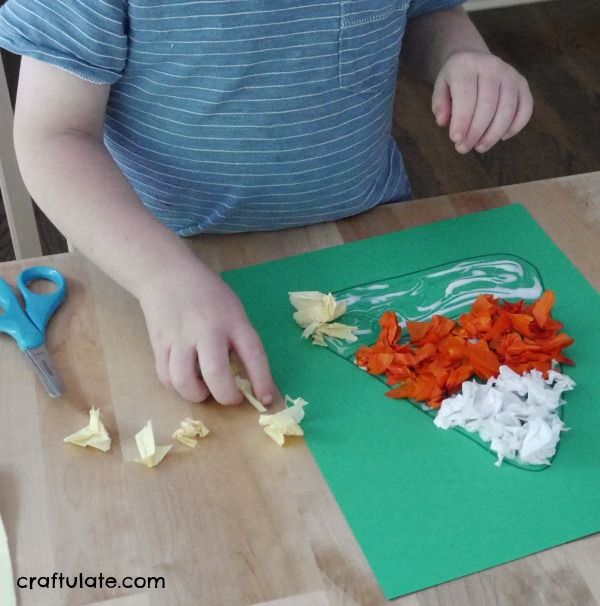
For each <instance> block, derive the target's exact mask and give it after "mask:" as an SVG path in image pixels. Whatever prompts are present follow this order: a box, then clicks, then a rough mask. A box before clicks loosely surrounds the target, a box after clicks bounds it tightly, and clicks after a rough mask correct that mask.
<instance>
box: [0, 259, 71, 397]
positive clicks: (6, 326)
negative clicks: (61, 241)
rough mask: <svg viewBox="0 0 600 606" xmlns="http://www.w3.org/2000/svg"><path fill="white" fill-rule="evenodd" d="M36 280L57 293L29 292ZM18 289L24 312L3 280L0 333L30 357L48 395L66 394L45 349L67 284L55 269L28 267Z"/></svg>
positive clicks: (18, 282)
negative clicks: (46, 282)
mask: <svg viewBox="0 0 600 606" xmlns="http://www.w3.org/2000/svg"><path fill="white" fill-rule="evenodd" d="M34 280H49V281H50V282H53V283H54V284H55V285H56V287H57V288H56V290H55V291H54V292H51V293H48V294H38V293H35V292H33V291H32V290H30V289H29V284H30V283H31V282H33V281H34ZM17 286H18V288H19V291H20V292H21V295H22V297H23V301H24V302H25V306H24V309H23V307H22V306H21V303H20V302H19V299H18V298H17V296H16V295H15V294H14V292H13V290H12V288H11V287H10V285H9V284H8V282H6V280H3V279H2V278H0V312H1V311H2V310H3V311H4V313H0V332H5V333H7V334H8V335H10V336H11V337H12V338H13V339H14V340H15V341H16V342H17V344H18V345H19V347H20V348H21V351H23V353H24V354H25V355H26V356H27V358H28V359H29V361H30V362H31V364H32V365H33V367H34V368H35V371H36V373H37V375H38V377H39V378H40V380H41V381H42V383H43V384H44V387H45V388H46V390H47V391H48V393H49V394H50V395H51V396H52V397H53V398H57V397H58V396H60V395H62V394H63V393H64V387H63V384H62V381H61V379H60V377H59V376H58V372H57V371H56V368H55V367H54V364H53V363H52V359H51V358H50V354H49V353H48V350H47V349H46V345H45V343H46V325H47V324H48V320H50V318H51V317H52V315H53V314H54V312H55V311H56V310H57V309H58V307H59V305H60V304H61V303H62V302H63V301H64V300H65V297H66V294H67V283H66V281H65V279H64V277H63V275H62V274H61V273H60V272H59V271H58V270H57V269H54V268H53V267H29V268H28V269H25V270H24V271H22V272H21V273H20V274H19V278H18V280H17Z"/></svg>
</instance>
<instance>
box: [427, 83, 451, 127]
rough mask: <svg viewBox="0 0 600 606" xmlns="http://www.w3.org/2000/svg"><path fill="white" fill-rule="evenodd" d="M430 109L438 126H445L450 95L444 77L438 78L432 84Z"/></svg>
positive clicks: (449, 106)
mask: <svg viewBox="0 0 600 606" xmlns="http://www.w3.org/2000/svg"><path fill="white" fill-rule="evenodd" d="M431 111H432V112H433V115H434V116H435V121H436V122H437V124H438V125H439V126H446V124H448V122H449V121H450V115H451V111H452V98H451V97H450V87H449V86H448V83H447V82H446V80H445V79H444V78H438V79H437V80H436V81H435V84H434V85H433V95H432V97H431Z"/></svg>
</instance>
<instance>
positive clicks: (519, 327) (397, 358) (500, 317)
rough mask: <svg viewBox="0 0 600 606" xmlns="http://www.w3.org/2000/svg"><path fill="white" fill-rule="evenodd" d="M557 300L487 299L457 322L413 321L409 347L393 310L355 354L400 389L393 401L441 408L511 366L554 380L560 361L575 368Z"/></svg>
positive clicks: (480, 299) (552, 296)
mask: <svg viewBox="0 0 600 606" xmlns="http://www.w3.org/2000/svg"><path fill="white" fill-rule="evenodd" d="M555 302H556V295H555V294H554V292H552V291H550V290H547V291H545V292H544V293H543V295H542V296H541V297H540V298H539V299H538V300H537V301H535V302H533V303H531V304H527V303H526V302H525V301H517V302H510V301H504V300H502V299H496V298H494V297H493V295H480V296H479V297H477V299H476V300H475V301H474V302H473V305H472V306H471V309H470V311H469V312H467V313H466V314H463V315H462V316H461V317H460V318H459V320H458V321H455V320H452V319H450V318H447V317H445V316H439V315H436V316H433V317H432V318H431V320H430V321H428V322H410V321H409V322H407V323H406V330H407V332H408V342H403V343H401V342H400V341H401V339H402V327H401V326H400V325H399V324H398V318H397V316H396V314H395V312H393V311H386V312H385V313H384V314H383V315H382V316H381V318H380V319H379V324H380V326H381V332H380V334H379V338H378V339H377V341H376V342H375V343H374V344H373V345H371V346H366V345H365V346H362V347H360V348H359V349H358V351H357V352H356V363H357V364H358V366H360V367H361V368H364V369H365V370H366V371H368V372H369V373H371V374H374V375H385V377H386V381H387V383H388V385H391V386H394V388H393V389H391V390H390V391H389V392H388V393H387V395H388V396H390V397H391V398H410V399H412V400H416V401H417V402H425V403H426V404H428V405H429V406H430V407H431V408H439V407H440V405H441V402H442V400H443V399H445V398H447V397H448V396H449V395H452V394H454V393H456V392H457V391H459V390H460V387H461V385H462V383H464V382H465V381H468V380H470V379H471V378H473V377H477V378H479V379H481V380H483V381H487V380H488V379H490V378H491V377H497V376H498V373H499V371H500V366H502V365H505V366H508V367H509V368H511V369H512V370H514V371H515V372H518V373H520V374H522V373H524V372H528V371H531V370H538V371H540V372H542V373H543V375H544V377H545V376H547V373H548V371H549V370H551V369H552V368H553V367H554V366H555V365H556V363H565V364H573V361H572V360H570V359H569V358H567V357H566V356H565V355H564V353H563V350H564V349H565V348H567V347H569V346H570V345H571V344H572V343H573V339H572V338H571V337H570V336H569V335H567V334H565V333H563V332H561V331H562V329H563V325H562V324H561V323H560V322H558V321H557V320H555V319H554V318H553V317H552V308H553V307H554V304H555Z"/></svg>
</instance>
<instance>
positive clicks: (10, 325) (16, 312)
mask: <svg viewBox="0 0 600 606" xmlns="http://www.w3.org/2000/svg"><path fill="white" fill-rule="evenodd" d="M0 308H1V309H2V310H3V313H2V314H0V332H5V333H7V334H9V335H10V336H11V337H12V338H13V339H15V341H16V342H17V343H18V344H19V347H20V348H21V349H23V350H25V349H33V348H34V347H39V346H40V345H43V344H44V334H43V333H41V332H40V331H39V330H38V329H37V327H36V326H35V325H34V324H33V323H32V322H31V320H30V319H29V318H28V317H27V315H26V314H25V312H24V311H23V308H22V307H21V304H20V303H19V300H18V299H17V297H16V296H15V293H14V292H13V291H12V288H11V287H10V285H9V284H8V282H6V281H4V280H2V279H1V278H0Z"/></svg>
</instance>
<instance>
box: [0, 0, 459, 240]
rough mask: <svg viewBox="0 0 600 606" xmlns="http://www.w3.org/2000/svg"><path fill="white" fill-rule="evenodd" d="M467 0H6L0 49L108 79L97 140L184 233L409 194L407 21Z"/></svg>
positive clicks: (0, 16) (346, 209) (261, 223)
mask: <svg viewBox="0 0 600 606" xmlns="http://www.w3.org/2000/svg"><path fill="white" fill-rule="evenodd" d="M463 1H464V0H348V1H341V2H340V1H334V0H309V1H302V2H300V1H299V0H278V1H277V2H275V1H270V2H269V1H267V0H130V1H128V0H94V1H93V2H89V1H86V0H52V1H48V0H8V2H7V3H6V4H5V5H4V6H2V8H1V9H0V46H3V47H5V48H7V49H8V50H11V51H13V52H15V53H18V54H23V55H29V56H31V57H34V58H36V59H40V60H42V61H46V62H48V63H52V64H53V65H56V66H58V67H60V68H62V69H65V70H67V71H69V72H72V73H73V74H76V75H77V76H80V77H82V78H85V79H86V80H90V81H92V82H96V83H110V84H111V85H112V86H111V93H110V97H109V101H108V106H107V113H106V121H105V143H106V146H107V148H108V150H109V151H110V153H111V154H112V156H113V158H114V159H115V161H116V162H117V164H118V165H119V167H120V168H121V170H122V171H123V173H124V174H125V176H126V177H127V179H128V180H129V182H130V183H131V185H132V186H133V188H134V189H135V191H136V192H137V194H138V195H139V197H140V199H141V200H142V202H143V203H144V204H145V205H146V206H147V207H148V208H149V209H150V210H151V211H152V212H153V214H154V215H155V216H156V217H157V219H159V220H160V221H162V222H163V223H165V224H166V225H168V226H169V227H171V228H172V229H173V230H175V231H176V232H178V233H179V234H181V235H193V234H196V233H200V232H234V231H249V230H267V229H279V228H285V227H293V226H298V225H306V224H309V223H316V222H320V221H327V220H331V219H339V218H341V217H346V216H349V215H353V214H356V213H359V212H362V211H365V210H367V209H369V208H371V207H373V206H375V205H377V204H379V203H381V202H387V201H391V200H405V199H408V198H410V196H411V194H410V185H409V183H408V179H407V176H406V172H405V169H404V164H403V161H402V156H401V154H400V152H399V150H398V148H397V147H396V144H395V142H394V139H393V138H392V136H391V132H390V130H391V128H390V127H391V118H392V105H393V98H394V93H395V85H396V71H397V66H398V56H399V52H400V48H401V44H402V37H403V34H404V30H405V27H406V24H407V21H408V20H409V19H411V18H414V17H415V16H418V15H420V14H423V13H425V12H428V11H433V10H439V9H444V8H449V7H451V6H455V5H458V4H461V3H462V2H463Z"/></svg>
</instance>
